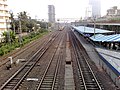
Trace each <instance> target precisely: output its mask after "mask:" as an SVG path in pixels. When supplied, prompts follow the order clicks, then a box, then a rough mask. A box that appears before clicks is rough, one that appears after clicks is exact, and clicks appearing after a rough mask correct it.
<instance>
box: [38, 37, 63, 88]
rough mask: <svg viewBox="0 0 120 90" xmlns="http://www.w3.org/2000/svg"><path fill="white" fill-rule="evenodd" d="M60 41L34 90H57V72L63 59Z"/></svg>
mask: <svg viewBox="0 0 120 90" xmlns="http://www.w3.org/2000/svg"><path fill="white" fill-rule="evenodd" d="M62 40H63V37H61V39H60V41H59V45H58V46H57V49H56V50H55V52H54V54H53V56H52V57H51V59H50V61H49V63H48V65H47V68H46V69H45V70H44V71H45V72H44V74H43V76H42V78H41V80H40V81H39V83H38V86H37V89H36V90H57V87H58V71H59V69H60V66H61V62H62V59H63V54H64V52H63V49H61V48H62Z"/></svg>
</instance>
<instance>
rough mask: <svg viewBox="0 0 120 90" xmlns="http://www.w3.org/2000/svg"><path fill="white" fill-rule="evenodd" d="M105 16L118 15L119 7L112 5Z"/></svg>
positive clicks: (119, 12)
mask: <svg viewBox="0 0 120 90" xmlns="http://www.w3.org/2000/svg"><path fill="white" fill-rule="evenodd" d="M107 16H120V9H118V8H117V6H114V7H112V8H110V9H108V10H107Z"/></svg>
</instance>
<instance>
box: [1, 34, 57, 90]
mask: <svg viewBox="0 0 120 90" xmlns="http://www.w3.org/2000/svg"><path fill="white" fill-rule="evenodd" d="M58 35H59V33H58V34H56V35H53V37H51V38H50V39H49V40H48V41H47V42H46V43H44V45H43V47H41V48H40V49H39V50H38V51H37V52H36V53H35V54H34V55H33V56H32V57H31V58H30V59H29V60H28V61H27V62H26V63H25V64H24V65H23V66H22V67H21V68H20V69H19V70H18V71H17V72H16V73H15V74H14V75H12V77H11V78H9V79H8V80H7V81H6V82H5V83H4V84H3V85H2V86H1V87H0V90H16V89H17V88H18V87H19V85H20V84H21V83H22V81H23V80H24V79H25V77H26V76H27V75H28V73H29V72H30V71H31V70H32V69H33V68H34V66H35V65H36V63H37V62H38V61H39V59H40V58H41V57H42V56H43V55H44V53H45V52H46V51H47V50H48V48H49V47H50V45H51V44H52V43H53V42H54V40H55V39H56V38H57V37H58Z"/></svg>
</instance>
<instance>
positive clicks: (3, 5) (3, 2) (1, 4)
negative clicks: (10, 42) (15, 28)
mask: <svg viewBox="0 0 120 90" xmlns="http://www.w3.org/2000/svg"><path fill="white" fill-rule="evenodd" d="M7 7H8V5H7V0H0V38H1V35H2V32H4V31H6V30H7V28H8V26H9V25H8V24H9V16H10V15H9V14H8V8H7Z"/></svg>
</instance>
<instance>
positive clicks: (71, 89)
mask: <svg viewBox="0 0 120 90" xmlns="http://www.w3.org/2000/svg"><path fill="white" fill-rule="evenodd" d="M64 90H75V83H74V77H73V68H72V62H71V52H70V43H69V36H68V33H67V42H66V64H65V86H64Z"/></svg>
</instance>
